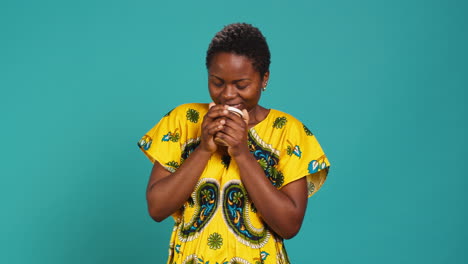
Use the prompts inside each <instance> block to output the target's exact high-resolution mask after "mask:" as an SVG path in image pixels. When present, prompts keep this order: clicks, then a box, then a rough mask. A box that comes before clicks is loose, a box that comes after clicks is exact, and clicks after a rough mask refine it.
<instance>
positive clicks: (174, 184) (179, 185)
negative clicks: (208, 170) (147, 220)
mask: <svg viewBox="0 0 468 264" xmlns="http://www.w3.org/2000/svg"><path fill="white" fill-rule="evenodd" d="M210 157H211V153H209V152H206V151H203V150H200V149H199V148H197V149H195V150H194V152H193V153H192V154H191V155H190V156H189V157H188V158H187V160H185V162H184V163H182V164H181V166H180V167H179V168H178V169H177V171H175V172H174V173H172V174H170V175H168V176H166V177H163V178H161V179H159V180H156V181H154V182H150V184H149V185H148V188H147V191H146V199H147V203H148V210H149V212H150V215H151V217H152V218H153V219H154V220H156V221H162V220H164V219H165V218H167V217H168V216H170V215H171V214H173V213H174V212H176V211H177V210H179V209H180V208H181V207H182V206H183V204H184V203H185V202H186V201H187V199H188V198H189V197H190V195H191V193H192V192H193V189H194V187H195V185H196V184H197V181H198V179H199V178H200V175H201V174H202V172H203V170H204V169H205V167H206V164H207V162H208V160H209V159H210ZM153 173H155V172H154V171H153V172H152V174H153Z"/></svg>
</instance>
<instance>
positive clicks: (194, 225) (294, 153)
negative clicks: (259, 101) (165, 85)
mask: <svg viewBox="0 0 468 264" xmlns="http://www.w3.org/2000/svg"><path fill="white" fill-rule="evenodd" d="M207 111H208V104H195V103H193V104H185V105H181V106H179V107H177V108H175V109H174V110H172V111H170V112H169V113H168V114H166V115H165V116H164V117H163V118H162V119H161V121H160V122H159V123H158V124H157V125H156V126H154V127H153V128H152V129H151V130H150V131H149V132H148V133H146V134H145V135H144V136H143V137H142V138H141V140H140V141H139V142H138V146H139V147H140V149H141V150H142V151H143V153H145V154H146V155H147V157H148V158H149V159H150V161H151V162H155V161H156V162H159V163H160V164H161V165H162V166H164V167H165V168H166V169H167V170H168V171H170V172H174V171H176V170H177V169H178V168H179V166H180V165H181V164H183V162H184V160H186V159H187V158H188V156H189V155H190V154H191V153H192V152H193V151H194V150H195V149H196V147H197V146H198V145H199V143H200V136H201V123H202V120H203V116H204V115H205V114H206V112H207ZM247 143H248V145H249V148H250V152H251V153H252V155H253V156H254V157H255V158H256V159H257V162H258V163H259V165H260V166H261V167H262V169H263V170H264V172H265V177H267V178H268V179H269V180H270V182H271V184H272V185H273V186H275V187H276V188H277V189H281V188H282V187H283V186H285V185H287V184H288V183H290V182H293V181H295V180H298V179H300V178H302V177H307V184H308V190H309V196H312V195H313V194H314V193H316V192H317V191H318V190H319V188H320V187H321V186H322V184H323V183H324V181H325V179H326V176H327V173H328V168H329V165H330V164H329V162H328V159H327V158H326V156H325V155H324V153H323V151H322V149H321V147H320V145H319V143H318V142H317V140H316V138H315V136H314V135H313V133H312V132H311V131H310V130H309V129H308V128H307V127H306V126H305V125H304V124H302V123H301V122H300V121H298V120H297V119H295V118H294V117H292V116H291V115H288V114H286V113H283V112H281V111H278V110H274V109H271V110H270V112H269V114H268V116H267V117H266V118H265V119H264V120H263V121H261V122H260V123H258V124H257V125H255V126H254V127H252V128H251V129H250V130H249V133H248V142H247ZM173 217H174V220H175V225H174V229H173V232H172V236H171V241H170V246H169V259H168V264H183V263H197V264H198V263H203V264H210V263H211V264H217V263H219V264H227V263H243V264H258V263H289V260H288V257H287V254H286V251H285V248H284V245H283V239H282V238H281V237H279V236H278V235H276V234H275V233H274V232H273V231H271V230H270V229H269V227H268V226H267V225H266V224H265V223H264V222H263V220H262V218H261V217H260V215H258V214H257V211H256V208H255V205H254V204H253V203H252V202H251V201H250V200H249V196H248V193H247V191H246V189H245V188H244V187H243V184H242V182H241V180H240V176H239V169H238V167H237V164H236V163H235V161H234V160H231V158H230V157H229V156H228V155H220V154H218V153H215V154H213V156H212V157H211V159H210V160H209V161H208V164H207V168H206V169H205V171H204V172H203V174H202V175H201V176H200V179H199V181H198V183H197V185H196V187H195V189H194V192H193V193H192V195H191V197H190V198H189V199H188V200H187V202H186V203H185V204H184V206H183V207H182V208H181V209H180V210H179V211H178V212H176V213H174V214H173Z"/></svg>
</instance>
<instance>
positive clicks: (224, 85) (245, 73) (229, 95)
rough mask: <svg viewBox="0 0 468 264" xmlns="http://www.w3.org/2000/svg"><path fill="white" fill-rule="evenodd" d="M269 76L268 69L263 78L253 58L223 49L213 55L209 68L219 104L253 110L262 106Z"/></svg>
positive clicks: (211, 92) (210, 88) (210, 80)
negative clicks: (259, 105) (263, 89)
mask: <svg viewBox="0 0 468 264" xmlns="http://www.w3.org/2000/svg"><path fill="white" fill-rule="evenodd" d="M268 76H269V73H268V72H267V73H266V74H265V76H264V78H263V80H262V78H261V76H260V73H259V72H258V71H257V70H255V68H254V67H253V65H252V61H251V60H250V59H249V58H247V57H245V56H242V55H236V54H234V53H227V52H220V53H218V54H216V55H215V56H213V58H212V61H211V64H210V68H209V69H208V88H209V91H210V96H211V99H213V102H215V103H216V104H224V105H229V106H233V107H236V108H238V109H241V110H242V109H246V110H247V111H249V112H250V111H252V110H253V109H255V107H256V106H257V105H258V101H259V100H260V95H261V88H262V87H263V86H264V84H265V83H266V82H267V81H268ZM262 81H263V82H262Z"/></svg>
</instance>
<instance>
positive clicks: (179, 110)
mask: <svg viewBox="0 0 468 264" xmlns="http://www.w3.org/2000/svg"><path fill="white" fill-rule="evenodd" d="M206 112H208V104H205V103H187V104H181V105H179V106H176V107H175V108H174V109H172V110H171V111H169V112H168V113H167V114H166V115H165V116H164V117H171V118H180V117H186V118H187V119H188V120H190V121H192V122H195V123H196V122H198V120H199V119H200V118H202V117H203V116H204V115H205V114H206Z"/></svg>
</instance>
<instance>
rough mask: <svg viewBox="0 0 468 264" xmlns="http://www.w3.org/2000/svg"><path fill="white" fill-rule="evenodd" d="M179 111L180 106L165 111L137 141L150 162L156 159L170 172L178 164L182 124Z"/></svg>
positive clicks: (174, 169)
mask: <svg viewBox="0 0 468 264" xmlns="http://www.w3.org/2000/svg"><path fill="white" fill-rule="evenodd" d="M179 112H180V107H178V108H175V109H174V110H172V111H170V112H169V113H167V114H166V115H165V116H164V117H163V118H162V119H161V120H160V121H159V123H157V124H156V125H155V126H154V127H153V128H151V129H150V131H148V132H147V133H146V134H145V135H144V136H143V137H142V138H141V139H140V141H138V146H139V147H140V149H141V150H142V151H143V153H144V154H145V155H146V156H147V157H148V158H149V160H150V161H151V162H152V163H154V162H155V161H157V162H159V163H160V164H161V165H162V166H163V167H164V168H166V169H167V170H168V171H170V172H174V171H176V170H177V169H178V168H179V166H180V157H181V143H180V142H181V133H182V130H181V129H182V125H181V122H180V121H181V120H180V119H181V118H180V116H179Z"/></svg>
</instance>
